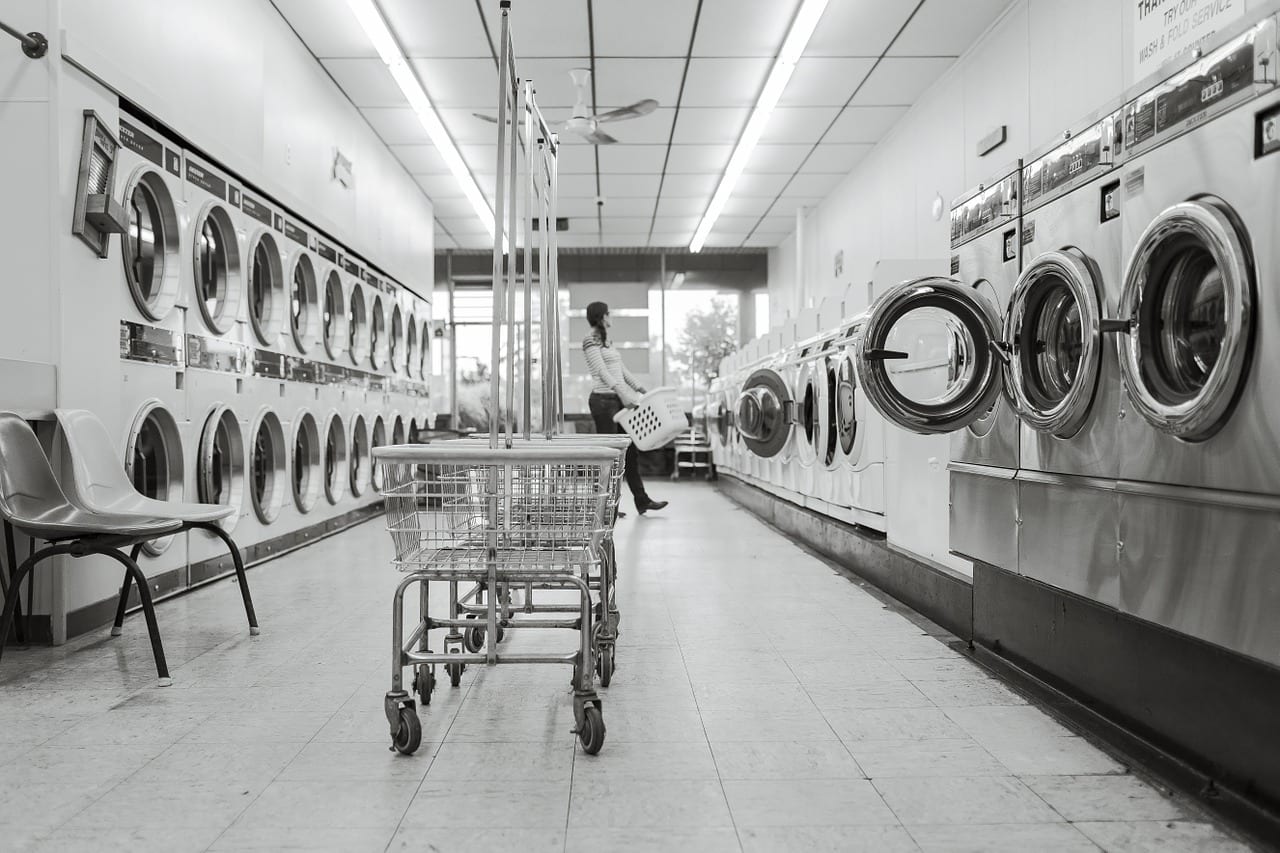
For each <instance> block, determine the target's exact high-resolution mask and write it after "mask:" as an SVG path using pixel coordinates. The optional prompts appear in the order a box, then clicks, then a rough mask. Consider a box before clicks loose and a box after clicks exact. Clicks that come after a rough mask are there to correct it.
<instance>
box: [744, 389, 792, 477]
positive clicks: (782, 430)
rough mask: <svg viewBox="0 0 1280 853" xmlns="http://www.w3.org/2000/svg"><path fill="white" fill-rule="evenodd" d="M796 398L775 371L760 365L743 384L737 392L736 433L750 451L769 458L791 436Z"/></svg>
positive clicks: (776, 452)
mask: <svg viewBox="0 0 1280 853" xmlns="http://www.w3.org/2000/svg"><path fill="white" fill-rule="evenodd" d="M794 408H795V401H794V400H793V399H792V397H791V390H790V389H789V388H787V383H786V382H784V381H783V379H782V377H781V376H779V375H778V372H777V371H776V370H774V369H772V368H769V367H763V368H761V369H759V370H757V371H755V372H754V373H752V374H751V375H750V376H748V377H747V381H746V382H744V383H743V384H742V393H740V394H739V395H738V405H737V422H738V435H739V436H740V437H741V438H742V442H743V444H745V445H746V446H747V447H748V449H750V450H751V452H752V453H754V454H756V455H757V456H760V457H762V458H764V459H770V458H772V457H774V456H777V455H778V454H779V453H781V452H782V448H784V447H786V445H787V441H788V439H790V438H791V427H792V420H793V418H794Z"/></svg>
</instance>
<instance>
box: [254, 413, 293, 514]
mask: <svg viewBox="0 0 1280 853" xmlns="http://www.w3.org/2000/svg"><path fill="white" fill-rule="evenodd" d="M249 436H250V442H251V444H250V448H249V498H250V502H251V503H252V504H253V511H254V514H255V515H257V516H258V520H259V521H260V522H262V523H263V524H271V523H272V522H273V521H275V520H276V519H277V518H279V517H280V508H281V507H282V506H283V505H284V492H285V444H284V427H283V426H282V425H281V423H280V418H279V416H278V415H276V413H275V412H272V411H263V412H261V413H260V414H259V415H258V418H257V420H256V422H255V423H254V425H253V426H252V427H250V429H249Z"/></svg>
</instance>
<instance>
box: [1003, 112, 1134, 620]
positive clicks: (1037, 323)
mask: <svg viewBox="0 0 1280 853" xmlns="http://www.w3.org/2000/svg"><path fill="white" fill-rule="evenodd" d="M1120 130H1121V126H1120V112H1119V109H1118V107H1112V108H1110V109H1107V110H1104V111H1103V112H1102V113H1101V114H1100V117H1099V118H1097V119H1095V120H1091V121H1086V122H1083V123H1082V125H1081V126H1079V127H1077V128H1076V129H1075V131H1074V132H1071V133H1068V134H1067V139H1066V140H1065V141H1062V140H1059V141H1058V142H1056V143H1055V144H1053V145H1051V146H1049V147H1048V148H1046V149H1044V150H1043V151H1041V152H1040V153H1038V154H1036V155H1034V156H1032V157H1028V158H1027V165H1026V166H1025V167H1024V169H1023V181H1022V184H1023V197H1022V211H1023V212H1022V246H1023V270H1022V274H1021V276H1020V277H1019V278H1018V283H1017V284H1016V285H1015V287H1014V291H1013V295H1012V298H1011V300H1010V306H1009V311H1008V314H1007V316H1006V317H1005V320H1004V323H1005V328H1004V333H1003V334H1004V344H1003V346H1004V347H1006V350H1005V355H1006V357H1007V359H1008V375H1007V376H1006V389H1007V392H1008V397H1009V400H1010V402H1011V403H1012V405H1013V407H1014V409H1015V411H1016V412H1017V414H1018V417H1019V420H1020V429H1021V436H1020V443H1019V444H1020V470H1019V472H1018V476H1017V482H1018V504H1019V509H1020V519H1021V525H1020V527H1019V545H1018V552H1019V555H1018V566H1019V570H1020V571H1021V573H1022V574H1024V575H1027V576H1028V577H1033V578H1036V579H1038V580H1041V581H1044V582H1046V583H1050V584H1052V585H1054V586H1057V587H1060V588H1062V589H1066V590H1069V591H1071V592H1074V593H1077V594H1079V595H1083V596H1086V597H1088V598H1092V599H1094V600H1097V601H1100V602H1102V603H1104V604H1108V605H1110V606H1113V607H1114V606H1117V605H1118V597H1119V596H1118V593H1119V583H1118V578H1117V573H1116V548H1115V543H1116V535H1115V534H1116V530H1115V519H1116V506H1115V501H1116V497H1115V481H1116V479H1117V478H1118V477H1119V472H1120V444H1119V440H1118V439H1119V435H1118V427H1119V409H1120V371H1119V365H1118V363H1117V359H1116V341H1115V334H1113V333H1115V332H1119V331H1122V330H1124V329H1126V328H1127V327H1126V325H1125V324H1123V323H1117V322H1116V321H1115V320H1114V319H1113V318H1114V317H1115V315H1116V310H1117V305H1118V303H1119V297H1120V285H1121V275H1122V266H1123V264H1122V259H1121V252H1120V237H1121V223H1120V178H1119V173H1118V172H1116V171H1115V169H1116V166H1117V162H1118V159H1117V158H1118V154H1119V146H1120V142H1121V133H1120Z"/></svg>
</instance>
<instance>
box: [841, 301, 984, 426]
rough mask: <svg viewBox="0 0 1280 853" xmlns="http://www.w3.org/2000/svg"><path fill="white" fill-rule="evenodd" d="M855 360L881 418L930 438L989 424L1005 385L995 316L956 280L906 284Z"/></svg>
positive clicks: (874, 317) (871, 321)
mask: <svg viewBox="0 0 1280 853" xmlns="http://www.w3.org/2000/svg"><path fill="white" fill-rule="evenodd" d="M855 355H856V358H855V362H854V365H855V367H856V369H857V375H858V384H859V385H860V386H861V387H862V391H863V393H865V394H866V395H867V399H868V400H870V401H871V404H872V405H873V406H875V407H876V410H877V411H879V412H880V413H881V414H882V415H884V417H885V418H887V419H888V420H890V421H892V422H893V423H895V424H897V425H898V426H900V427H902V428H903V429H907V430H911V431H912V432H917V433H922V434H925V435H930V434H937V433H947V432H952V431H954V430H958V429H962V428H964V427H966V426H968V425H969V424H971V423H973V422H974V421H976V420H978V419H979V418H981V417H983V416H984V415H985V414H986V413H987V412H989V411H990V410H991V408H992V407H993V406H994V405H995V404H996V402H997V398H998V397H999V396H1000V393H1001V389H1002V387H1003V384H1004V376H1003V371H1004V368H1003V341H1001V339H1000V322H999V320H998V319H997V315H996V311H995V308H994V307H993V306H992V305H991V303H990V301H989V300H987V299H986V298H985V297H984V296H982V294H981V293H979V292H978V291H977V290H974V289H973V288H970V287H966V286H965V285H964V284H961V283H960V282H958V281H955V280H954V279H949V278H922V279H915V280H913V281H907V282H903V283H902V284H899V285H898V286H896V287H894V288H893V289H892V290H889V291H888V292H886V293H885V294H884V295H883V296H881V297H880V298H879V299H878V300H876V303H875V305H873V306H872V308H871V311H870V313H869V315H868V317H867V322H866V324H865V325H864V326H863V333H862V338H861V339H860V340H859V341H858V344H857V348H856V350H855Z"/></svg>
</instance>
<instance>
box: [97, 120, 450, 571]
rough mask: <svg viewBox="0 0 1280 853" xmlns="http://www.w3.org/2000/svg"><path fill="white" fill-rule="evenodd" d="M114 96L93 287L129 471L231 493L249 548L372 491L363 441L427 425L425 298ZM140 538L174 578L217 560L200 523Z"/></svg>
mask: <svg viewBox="0 0 1280 853" xmlns="http://www.w3.org/2000/svg"><path fill="white" fill-rule="evenodd" d="M123 107H124V105H122V111H121V114H120V118H119V138H120V142H121V148H120V151H119V155H118V157H119V159H118V161H117V164H116V197H117V198H118V199H119V201H120V203H121V205H122V206H123V208H124V211H125V213H126V215H127V220H128V226H127V232H126V233H125V234H124V235H122V240H121V248H122V251H121V256H122V258H123V263H116V264H110V265H104V269H106V268H110V269H111V270H112V272H111V276H112V278H113V279H114V281H112V282H111V285H110V286H109V287H104V288H103V291H102V293H103V299H104V302H105V304H106V305H109V306H112V308H109V309H106V310H104V311H103V318H104V320H109V321H112V322H118V323H119V327H120V335H119V342H120V348H119V369H120V377H119V378H120V383H121V388H122V400H121V407H120V409H119V412H120V420H119V422H118V423H116V424H114V425H112V424H108V426H109V427H111V426H114V429H115V432H116V437H117V438H118V440H119V446H120V450H121V453H122V457H123V459H124V462H125V465H126V468H127V469H128V471H129V474H130V476H131V477H132V479H133V482H134V485H135V486H136V487H137V488H138V489H139V491H141V492H142V493H143V494H145V495H147V496H149V497H153V498H156V499H159V500H189V501H201V502H206V503H221V504H228V505H232V506H236V507H238V508H239V510H240V511H239V512H238V513H236V514H235V515H233V516H231V518H230V519H229V520H228V521H227V522H226V523H225V525H224V526H225V527H227V528H228V529H229V530H234V535H235V537H236V540H237V544H238V545H240V547H241V548H249V547H250V546H253V545H255V544H256V543H260V542H265V541H267V540H275V539H279V538H281V537H285V538H286V539H287V538H288V536H289V534H291V533H293V532H295V531H298V530H300V529H302V528H309V527H313V526H315V525H320V524H324V523H326V522H333V521H334V520H335V519H338V518H340V517H341V516H343V515H345V514H347V513H349V512H351V511H352V510H354V509H356V508H358V507H360V506H364V505H367V504H369V503H370V502H372V501H374V500H375V499H376V492H377V488H376V487H377V483H376V482H375V473H376V472H375V471H374V468H373V464H372V455H371V451H372V448H373V447H376V446H379V445H383V444H388V443H403V442H405V441H408V440H412V439H413V438H415V436H416V433H418V432H419V431H420V430H422V429H425V428H426V427H428V426H429V423H428V418H429V412H428V396H427V380H428V377H429V375H430V362H429V358H428V357H429V342H430V337H429V328H430V305H429V303H428V302H427V301H425V300H423V299H421V298H419V297H418V296H417V295H415V294H414V293H412V292H410V291H409V290H407V289H406V288H404V287H402V286H401V285H399V284H398V283H396V282H394V281H392V280H391V279H390V278H389V277H387V276H385V275H383V274H382V273H381V272H379V271H378V270H376V269H375V268H374V267H373V266H372V265H370V264H367V263H366V262H365V261H364V260H363V259H361V258H359V257H356V256H355V255H353V254H351V253H349V252H347V251H346V250H345V249H344V248H343V247H341V246H339V245H336V244H335V243H333V242H331V241H329V239H328V238H327V237H325V236H324V235H321V234H318V233H316V231H315V229H313V228H312V227H311V226H310V225H308V224H307V223H306V222H305V220H304V219H302V218H301V217H300V216H298V215H296V214H295V212H294V211H290V210H286V209H283V208H282V207H281V206H279V205H277V204H275V203H273V202H272V201H271V200H269V199H267V198H266V197H264V196H262V195H260V194H258V193H257V192H255V191H254V190H253V189H251V188H249V187H247V186H245V185H244V183H243V182H242V181H241V180H240V178H238V177H237V176H235V175H231V174H228V173H227V172H225V171H223V170H220V169H219V168H217V167H216V166H214V165H213V164H211V163H209V162H206V161H205V160H204V159H202V158H201V157H200V155H198V154H197V153H194V152H193V151H191V150H189V149H188V148H184V147H183V145H181V144H179V143H178V142H176V141H175V140H174V139H173V138H172V137H170V136H167V135H166V134H165V133H164V132H163V130H161V129H159V128H158V127H157V125H156V124H155V123H154V122H151V121H149V120H147V119H146V118H144V117H142V116H140V115H136V114H134V113H132V112H130V111H128V110H127V109H124V108H123ZM144 553H146V554H147V556H148V558H149V559H148V560H146V561H145V562H144V563H143V564H142V566H143V569H144V571H146V572H147V573H148V574H149V575H156V574H161V573H164V574H166V576H167V577H169V578H170V579H171V580H172V582H173V583H174V584H176V585H178V586H182V585H185V584H189V583H195V582H198V581H199V580H202V579H204V578H205V577H207V576H209V575H210V574H217V573H220V572H219V571H217V569H216V567H215V568H212V569H211V568H209V567H203V568H197V567H200V564H201V563H202V561H205V560H210V559H212V558H215V557H218V556H219V545H218V543H217V542H216V540H214V539H213V538H212V537H211V536H208V535H206V534H201V533H191V534H187V535H186V536H185V537H182V538H178V539H177V540H176V541H175V538H174V537H170V538H169V539H167V540H162V541H157V542H152V543H149V544H148V546H147V548H146V549H145V551H144Z"/></svg>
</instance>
